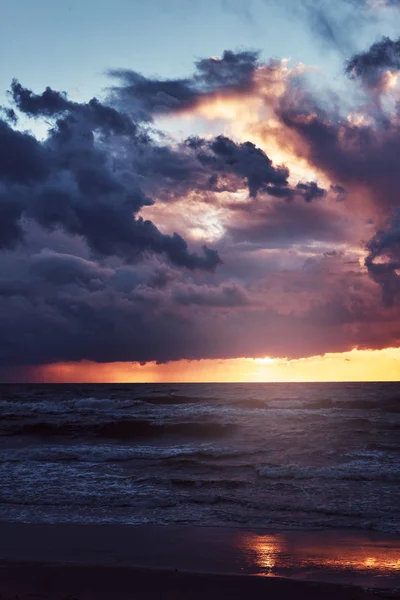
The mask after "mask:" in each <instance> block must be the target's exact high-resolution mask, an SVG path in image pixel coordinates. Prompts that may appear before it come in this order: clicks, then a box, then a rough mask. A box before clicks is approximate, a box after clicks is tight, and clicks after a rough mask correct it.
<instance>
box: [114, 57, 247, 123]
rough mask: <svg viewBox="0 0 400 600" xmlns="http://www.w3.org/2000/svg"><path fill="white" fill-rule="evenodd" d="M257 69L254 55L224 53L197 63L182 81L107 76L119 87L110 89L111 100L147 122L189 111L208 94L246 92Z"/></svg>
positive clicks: (124, 73) (126, 73) (123, 73)
mask: <svg viewBox="0 0 400 600" xmlns="http://www.w3.org/2000/svg"><path fill="white" fill-rule="evenodd" d="M257 65H258V52H254V51H250V50H244V51H241V52H232V51H230V50H226V51H225V52H224V53H223V55H222V57H215V58H214V57H212V58H205V59H202V60H199V61H197V62H196V71H195V73H194V74H193V76H192V77H189V78H186V79H169V80H162V79H156V78H153V79H151V78H148V77H144V76H143V75H141V74H139V73H137V72H136V71H131V70H127V69H113V70H111V71H109V75H110V76H111V77H113V78H115V79H117V80H119V82H120V85H119V86H114V87H113V88H112V89H111V91H112V98H113V101H114V102H117V103H118V104H119V105H120V106H122V107H123V108H124V110H127V111H128V112H130V113H132V114H133V115H134V116H135V118H139V119H145V120H146V119H150V120H151V119H152V116H153V115H154V114H156V113H162V112H174V111H182V110H184V109H186V108H189V107H192V106H194V105H195V104H196V103H197V102H198V101H199V99H200V98H201V97H204V96H209V95H210V94H217V93H218V92H220V91H224V92H226V91H230V92H233V91H235V92H240V91H241V90H247V89H248V88H249V87H250V86H251V85H252V79H253V74H254V72H255V70H256V68H257Z"/></svg>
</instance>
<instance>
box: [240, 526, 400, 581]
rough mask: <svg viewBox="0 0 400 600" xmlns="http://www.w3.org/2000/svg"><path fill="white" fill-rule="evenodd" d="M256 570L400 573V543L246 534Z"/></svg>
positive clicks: (247, 550)
mask: <svg viewBox="0 0 400 600" xmlns="http://www.w3.org/2000/svg"><path fill="white" fill-rule="evenodd" d="M241 548H242V551H243V553H244V554H245V556H246V562H247V564H248V566H249V568H250V569H251V570H252V571H253V572H258V573H260V574H263V575H267V576H282V575H286V576H291V575H293V576H296V577H297V576H299V575H300V576H304V577H312V575H313V574H315V573H316V572H318V573H322V572H323V571H325V572H326V573H328V572H330V573H337V574H338V575H339V574H340V573H349V572H351V573H353V574H354V575H355V576H357V575H363V574H365V575H368V576H373V577H399V576H400V544H394V543H392V544H389V543H388V544H385V543H384V542H381V541H380V542H378V541H377V542H374V541H373V540H370V539H368V538H367V537H365V538H364V539H363V538H361V539H360V538H359V537H357V538H354V539H353V538H351V536H346V537H345V539H341V538H340V536H332V537H331V538H329V539H325V540H324V536H323V535H318V534H317V535H314V536H311V537H309V536H307V535H306V536H304V538H302V537H301V536H300V535H291V534H287V535H286V534H269V535H258V534H255V533H254V534H253V533H251V534H246V535H244V536H243V538H242V540H241Z"/></svg>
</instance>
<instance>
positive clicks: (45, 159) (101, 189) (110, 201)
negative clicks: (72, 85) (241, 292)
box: [0, 81, 220, 269]
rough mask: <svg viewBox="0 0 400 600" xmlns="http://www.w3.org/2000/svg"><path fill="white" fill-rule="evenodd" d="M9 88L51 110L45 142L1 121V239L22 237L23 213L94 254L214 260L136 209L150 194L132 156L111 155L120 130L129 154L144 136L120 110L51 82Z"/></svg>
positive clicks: (10, 242)
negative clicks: (79, 240) (38, 87)
mask: <svg viewBox="0 0 400 600" xmlns="http://www.w3.org/2000/svg"><path fill="white" fill-rule="evenodd" d="M12 91H13V98H14V100H15V101H16V103H17V105H18V107H19V109H20V110H24V111H25V112H26V113H27V114H29V115H34V116H57V118H56V120H55V124H54V126H53V128H52V130H51V131H50V134H49V136H48V138H47V139H46V140H45V141H44V142H39V141H37V140H36V139H35V138H34V137H33V136H32V135H30V134H28V133H22V132H20V131H18V130H15V129H13V128H12V127H11V126H10V125H9V124H7V123H6V122H4V121H0V158H1V161H0V163H1V165H0V181H1V185H2V186H3V187H2V200H1V201H0V210H1V217H2V221H3V223H6V225H7V226H6V227H5V228H4V226H3V227H2V229H1V231H0V234H1V233H3V235H1V237H0V246H2V247H11V246H14V245H15V244H16V243H18V242H20V241H21V239H22V238H23V228H22V225H21V217H22V216H24V217H25V218H28V219H31V220H34V221H36V222H37V223H39V224H40V225H41V226H43V227H45V228H48V229H52V228H57V227H60V228H62V229H64V230H65V231H66V232H68V233H70V234H72V235H76V236H82V237H83V238H84V239H85V240H86V242H87V244H88V245H89V247H90V248H91V249H92V251H93V252H94V253H95V254H97V255H100V256H110V255H116V256H119V257H121V258H122V259H124V260H126V261H127V262H130V261H133V260H136V259H137V258H138V257H140V255H141V254H142V253H144V252H152V253H157V254H165V255H166V256H168V258H169V260H171V261H172V262H174V263H176V264H179V265H181V266H184V267H187V268H189V269H196V268H199V269H214V268H215V267H216V266H217V265H218V264H219V262H220V259H219V258H218V255H217V253H216V252H215V251H214V250H211V249H209V248H207V247H204V248H203V251H202V254H197V253H195V252H190V251H189V248H188V245H187V243H186V241H185V240H184V239H183V238H182V237H181V236H180V235H178V234H175V233H174V234H172V235H165V234H162V233H161V232H160V230H159V229H158V228H157V227H156V226H155V225H154V223H152V222H151V221H149V220H144V219H143V218H141V217H140V216H137V215H138V212H139V211H140V209H141V208H142V207H144V206H146V205H149V204H151V203H152V200H151V199H150V198H148V197H147V196H146V194H144V193H143V191H142V190H141V188H140V183H139V181H138V178H137V176H135V174H134V173H131V172H130V169H129V162H130V156H129V155H128V156H125V158H124V160H120V162H119V163H118V164H117V163H116V161H115V160H113V155H114V154H115V155H118V153H119V149H120V142H119V140H120V137H121V136H124V137H125V138H126V139H128V142H129V144H130V147H131V155H132V154H135V153H138V152H140V147H141V145H146V144H147V143H148V141H147V138H146V136H141V135H140V134H139V135H136V131H137V128H136V126H135V124H134V123H132V122H131V121H130V119H129V118H128V117H127V116H126V115H121V114H120V113H118V112H117V111H116V110H115V109H113V108H110V107H107V106H103V105H102V104H101V103H100V102H99V101H97V100H95V99H93V100H91V101H90V102H89V103H88V104H84V105H80V104H77V103H71V102H69V101H68V100H67V99H66V96H65V95H64V94H59V93H57V92H53V91H52V90H50V89H49V88H48V89H47V90H46V92H44V94H42V95H41V96H38V95H35V94H33V93H32V92H30V91H29V90H26V89H25V88H23V87H22V86H21V85H20V84H18V83H16V82H15V81H14V82H13V87H12ZM60 113H61V116H59V115H60Z"/></svg>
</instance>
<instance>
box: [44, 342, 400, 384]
mask: <svg viewBox="0 0 400 600" xmlns="http://www.w3.org/2000/svg"><path fill="white" fill-rule="evenodd" d="M35 380H36V381H46V382H60V383H61V382H65V383H68V382H77V381H80V382H82V383H85V382H86V383H163V382H166V383H178V382H182V383H197V382H216V383H217V382H221V383H223V382H227V383H229V382H232V383H233V382H238V383H241V382H242V383H245V382H250V383H251V382H254V383H257V382H259V383H262V382H326V381H337V382H340V381H399V380H400V348H386V349H384V350H357V349H353V350H351V351H349V352H343V353H329V354H325V355H324V356H312V357H309V358H300V359H295V360H286V359H279V358H276V359H275V358H269V357H265V358H235V359H203V360H180V361H175V362H169V363H165V364H157V363H155V362H149V363H146V364H144V365H140V364H139V363H132V362H116V363H94V362H90V361H81V362H70V363H67V362H65V363H55V364H51V365H44V366H41V367H37V369H36V370H35Z"/></svg>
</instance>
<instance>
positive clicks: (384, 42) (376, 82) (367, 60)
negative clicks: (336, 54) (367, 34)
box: [346, 37, 400, 88]
mask: <svg viewBox="0 0 400 600" xmlns="http://www.w3.org/2000/svg"><path fill="white" fill-rule="evenodd" d="M399 69H400V40H396V41H393V40H391V39H390V38H388V37H384V38H382V39H381V40H380V41H379V42H376V43H375V44H372V46H371V47H370V48H369V49H368V50H367V51H365V52H360V53H359V54H356V55H354V56H353V57H352V58H351V59H350V60H349V61H348V62H347V65H346V73H347V74H348V75H349V76H350V77H352V78H354V79H356V78H358V79H360V80H361V81H362V82H363V83H364V84H365V85H366V86H367V87H372V88H375V87H379V86H380V84H381V78H382V75H383V72H384V71H386V70H390V71H398V70H399Z"/></svg>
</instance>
